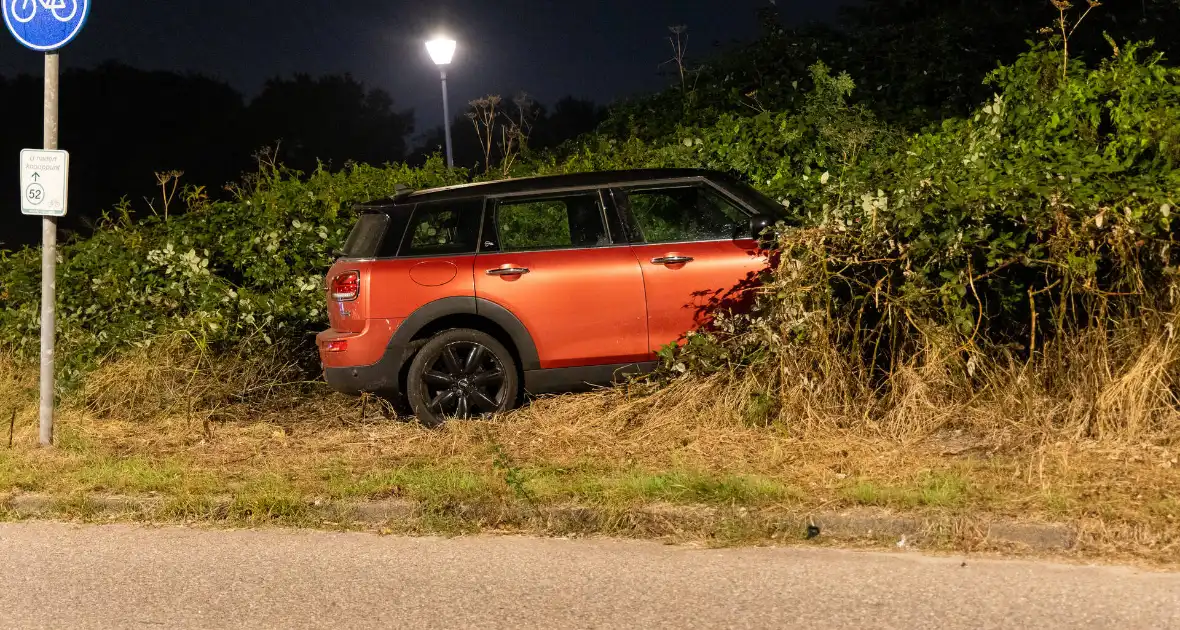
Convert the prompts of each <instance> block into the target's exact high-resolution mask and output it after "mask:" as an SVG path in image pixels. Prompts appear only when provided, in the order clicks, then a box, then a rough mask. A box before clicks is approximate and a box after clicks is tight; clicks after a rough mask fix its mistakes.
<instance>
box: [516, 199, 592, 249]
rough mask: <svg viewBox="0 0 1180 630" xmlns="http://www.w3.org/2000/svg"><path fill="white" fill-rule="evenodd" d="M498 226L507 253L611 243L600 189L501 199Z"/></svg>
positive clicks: (586, 246)
mask: <svg viewBox="0 0 1180 630" xmlns="http://www.w3.org/2000/svg"><path fill="white" fill-rule="evenodd" d="M496 227H497V233H498V235H499V248H500V251H504V252H521V251H537V250H547V249H572V248H590V247H604V246H607V245H610V244H611V241H610V236H609V234H608V232H607V230H606V227H605V225H604V224H603V207H602V199H601V198H600V197H599V195H598V193H597V192H592V193H579V194H574V195H561V196H554V197H544V198H529V199H508V200H502V201H500V202H499V203H498V204H497V210H496Z"/></svg>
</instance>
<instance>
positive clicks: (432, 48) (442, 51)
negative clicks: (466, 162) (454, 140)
mask: <svg viewBox="0 0 1180 630" xmlns="http://www.w3.org/2000/svg"><path fill="white" fill-rule="evenodd" d="M455 47H456V43H455V40H453V39H448V38H446V37H436V38H434V39H432V40H430V41H428V42H426V52H428V53H430V58H431V59H432V60H433V61H434V63H435V65H437V66H438V69H439V72H440V73H441V74H442V92H443V130H444V131H445V133H446V136H447V167H448V168H454V167H455V156H454V154H453V153H452V152H451V109H450V105H449V104H448V103H447V66H448V65H450V63H451V60H452V59H454V58H455Z"/></svg>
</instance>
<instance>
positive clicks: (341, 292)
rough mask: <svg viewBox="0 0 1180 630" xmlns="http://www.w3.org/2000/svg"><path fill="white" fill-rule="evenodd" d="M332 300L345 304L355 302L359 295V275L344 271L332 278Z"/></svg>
mask: <svg viewBox="0 0 1180 630" xmlns="http://www.w3.org/2000/svg"><path fill="white" fill-rule="evenodd" d="M331 293H332V299H334V300H339V301H341V302H346V301H348V300H355V299H356V298H357V296H358V295H360V294H361V275H360V274H359V273H357V272H355V271H345V272H344V273H342V274H339V275H337V276H336V277H335V278H332V287H331Z"/></svg>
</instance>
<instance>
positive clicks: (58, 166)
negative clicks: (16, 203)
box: [20, 149, 70, 217]
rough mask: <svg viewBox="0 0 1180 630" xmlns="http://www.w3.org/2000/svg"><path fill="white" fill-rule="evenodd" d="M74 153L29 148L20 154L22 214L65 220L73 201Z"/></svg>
mask: <svg viewBox="0 0 1180 630" xmlns="http://www.w3.org/2000/svg"><path fill="white" fill-rule="evenodd" d="M69 184H70V154H69V153H68V152H66V151H43V150H40V149H25V150H23V151H21V152H20V191H21V197H20V209H21V213H22V214H29V215H35V216H42V217H64V216H65V215H66V207H67V205H68V201H69Z"/></svg>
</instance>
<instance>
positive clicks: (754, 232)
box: [750, 214, 774, 242]
mask: <svg viewBox="0 0 1180 630" xmlns="http://www.w3.org/2000/svg"><path fill="white" fill-rule="evenodd" d="M773 225H774V219H773V218H771V217H768V216H766V215H765V214H756V215H754V216H752V217H750V237H751V238H753V239H754V240H756V241H758V242H763V241H765V240H767V239H766V236H765V235H763V234H762V232H764V231H765V230H766V229H767V228H769V227H771V226H773Z"/></svg>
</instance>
